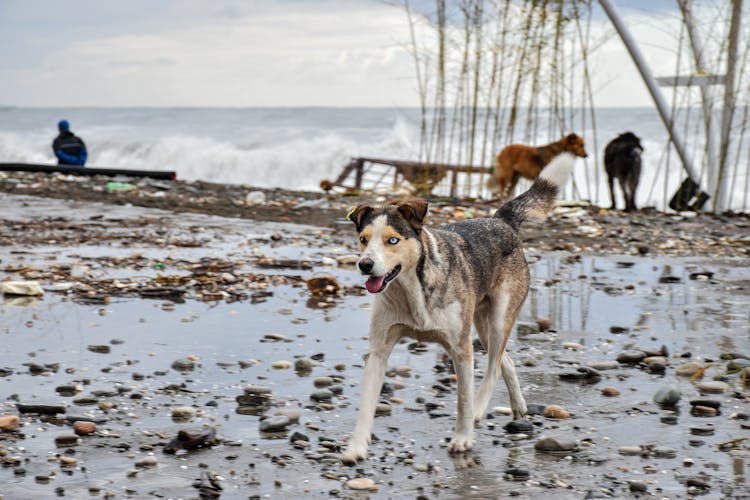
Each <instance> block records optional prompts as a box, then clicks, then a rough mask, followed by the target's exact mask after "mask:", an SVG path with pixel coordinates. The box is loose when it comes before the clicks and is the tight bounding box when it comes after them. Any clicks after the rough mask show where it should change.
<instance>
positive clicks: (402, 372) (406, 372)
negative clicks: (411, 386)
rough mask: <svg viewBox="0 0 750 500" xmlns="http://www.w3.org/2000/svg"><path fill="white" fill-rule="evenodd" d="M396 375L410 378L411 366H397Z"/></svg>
mask: <svg viewBox="0 0 750 500" xmlns="http://www.w3.org/2000/svg"><path fill="white" fill-rule="evenodd" d="M396 375H399V376H401V377H410V376H411V366H397V367H396Z"/></svg>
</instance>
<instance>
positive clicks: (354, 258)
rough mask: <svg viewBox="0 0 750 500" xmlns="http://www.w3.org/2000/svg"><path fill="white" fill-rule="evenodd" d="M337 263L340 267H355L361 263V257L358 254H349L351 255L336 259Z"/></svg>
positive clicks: (340, 256)
mask: <svg viewBox="0 0 750 500" xmlns="http://www.w3.org/2000/svg"><path fill="white" fill-rule="evenodd" d="M336 262H337V263H338V265H340V266H354V265H356V264H357V262H359V255H357V254H349V255H339V256H338V257H336Z"/></svg>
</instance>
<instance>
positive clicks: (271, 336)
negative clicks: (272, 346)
mask: <svg viewBox="0 0 750 500" xmlns="http://www.w3.org/2000/svg"><path fill="white" fill-rule="evenodd" d="M263 339H264V340H270V341H271V342H292V339H290V338H288V337H287V336H286V335H282V334H280V333H266V334H265V335H263Z"/></svg>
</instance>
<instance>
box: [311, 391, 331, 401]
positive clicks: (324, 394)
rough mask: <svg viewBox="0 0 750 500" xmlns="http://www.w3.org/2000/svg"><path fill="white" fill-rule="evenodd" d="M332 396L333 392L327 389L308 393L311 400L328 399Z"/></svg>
mask: <svg viewBox="0 0 750 500" xmlns="http://www.w3.org/2000/svg"><path fill="white" fill-rule="evenodd" d="M332 398H333V392H332V391H330V390H329V389H320V390H319V391H315V392H313V393H312V394H310V399H312V400H313V401H330V400H331V399H332Z"/></svg>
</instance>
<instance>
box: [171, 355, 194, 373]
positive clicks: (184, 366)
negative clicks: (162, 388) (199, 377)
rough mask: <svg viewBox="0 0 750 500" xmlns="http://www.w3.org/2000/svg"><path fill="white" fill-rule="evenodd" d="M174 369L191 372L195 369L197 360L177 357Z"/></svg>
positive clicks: (173, 365) (173, 364)
mask: <svg viewBox="0 0 750 500" xmlns="http://www.w3.org/2000/svg"><path fill="white" fill-rule="evenodd" d="M172 369H173V370H177V371H179V372H189V371H192V370H195V361H191V360H189V359H187V358H181V359H177V360H175V361H174V362H172Z"/></svg>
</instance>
